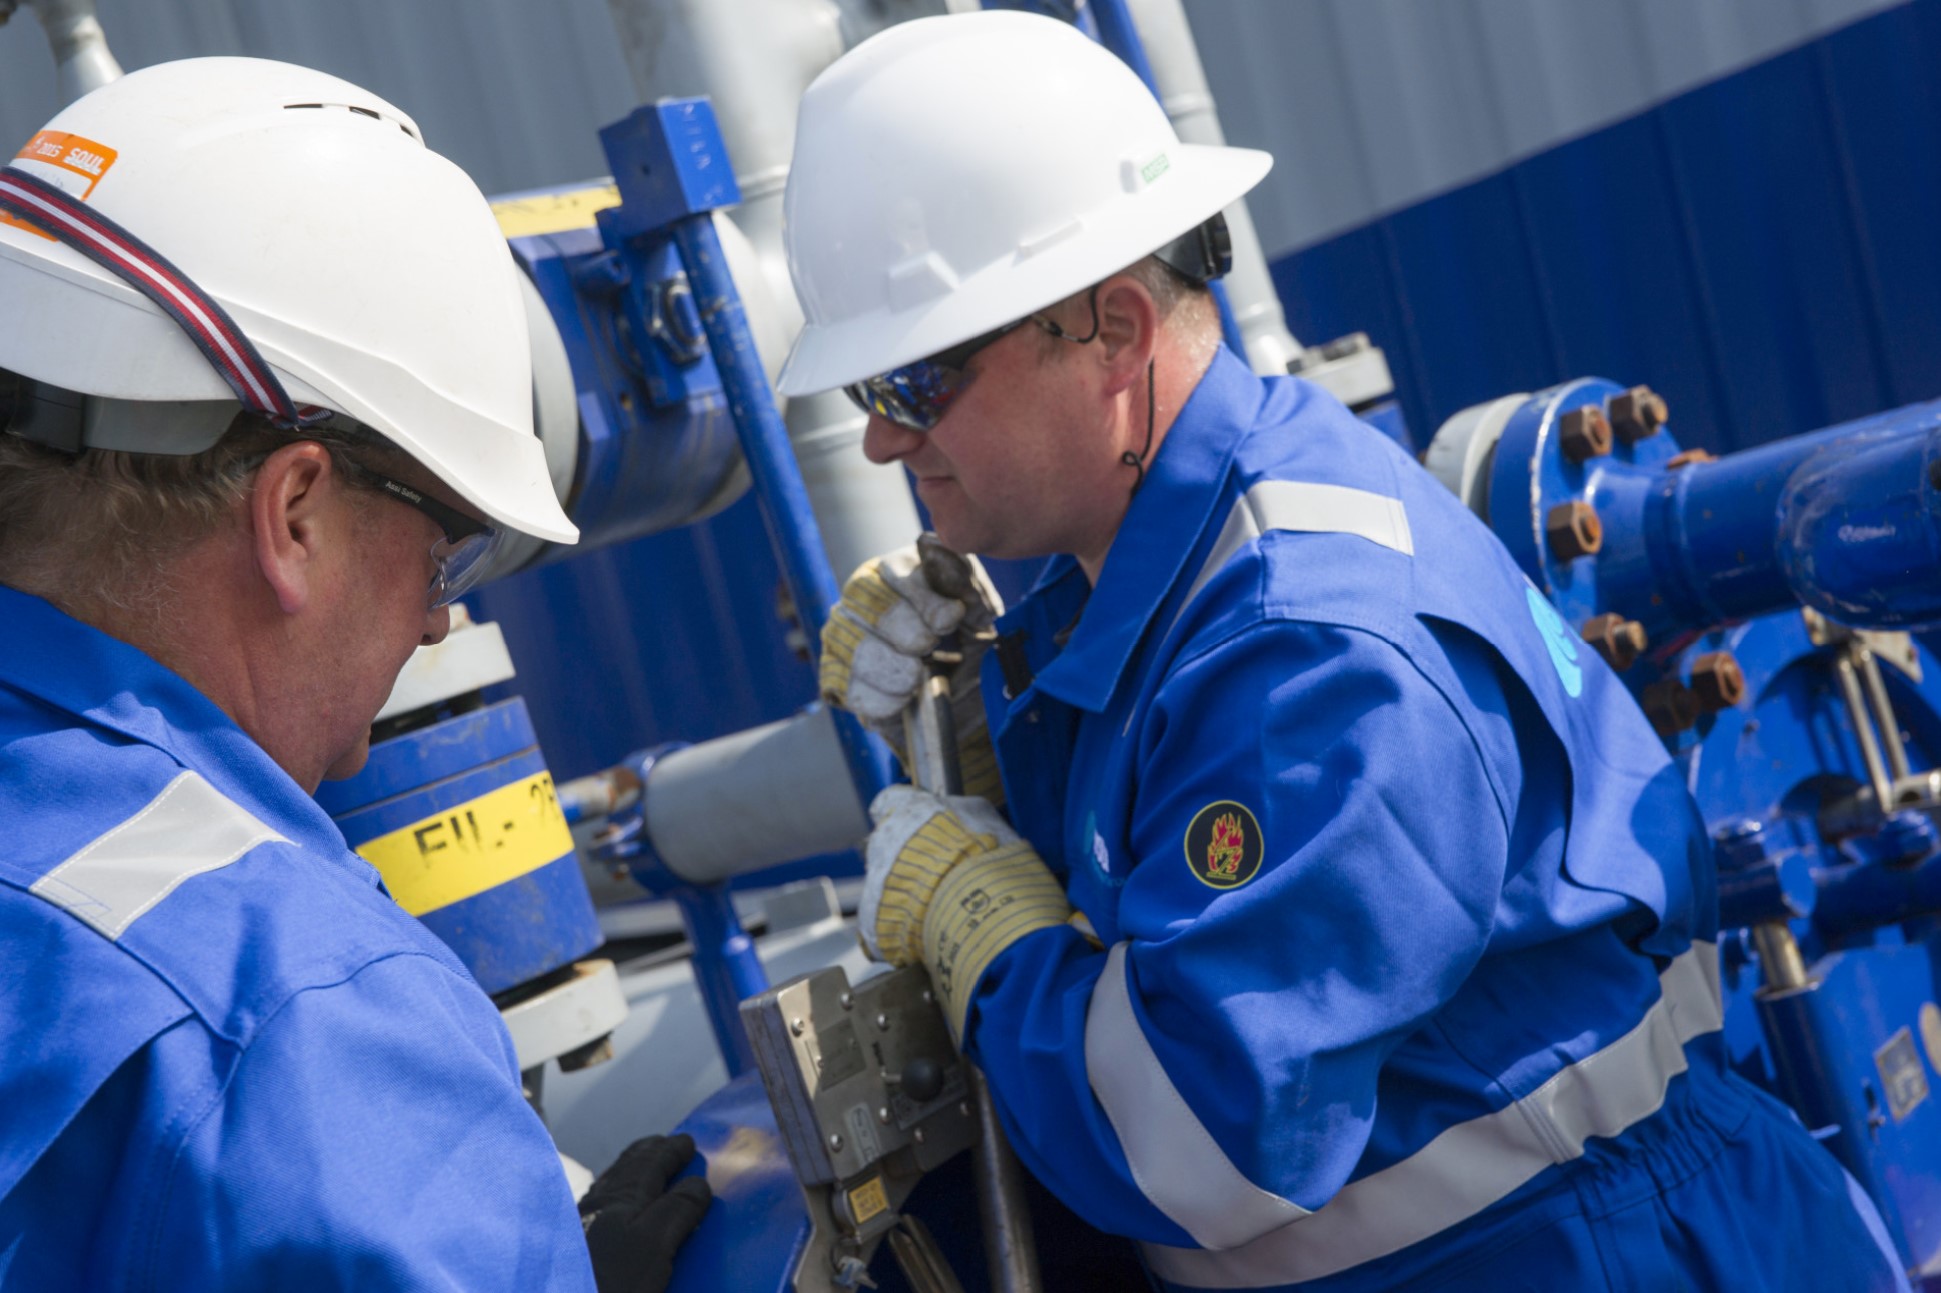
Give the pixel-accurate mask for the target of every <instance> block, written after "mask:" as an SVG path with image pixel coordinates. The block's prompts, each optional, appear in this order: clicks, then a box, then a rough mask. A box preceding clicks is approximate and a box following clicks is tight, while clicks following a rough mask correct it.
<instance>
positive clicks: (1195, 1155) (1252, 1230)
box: [1085, 943, 1308, 1252]
mask: <svg viewBox="0 0 1941 1293" xmlns="http://www.w3.org/2000/svg"><path fill="white" fill-rule="evenodd" d="M1125 956H1126V945H1125V944H1124V943H1117V944H1114V945H1113V948H1112V951H1111V952H1110V953H1109V954H1108V955H1107V956H1106V961H1105V970H1104V972H1103V973H1101V974H1100V975H1099V981H1098V985H1097V986H1096V987H1094V988H1093V989H1092V1003H1091V1005H1090V1007H1089V1008H1088V1009H1087V1010H1086V1013H1085V1069H1086V1072H1087V1073H1088V1074H1089V1075H1090V1077H1091V1082H1092V1092H1093V1094H1095V1095H1096V1096H1098V1099H1099V1104H1100V1105H1102V1106H1103V1107H1104V1109H1105V1116H1106V1117H1107V1118H1108V1119H1109V1120H1110V1121H1111V1123H1112V1129H1113V1130H1114V1131H1115V1132H1117V1133H1118V1136H1119V1144H1120V1146H1121V1147H1122V1148H1123V1149H1124V1150H1125V1155H1126V1165H1127V1166H1128V1167H1130V1168H1131V1169H1132V1179H1133V1181H1134V1182H1136V1183H1137V1184H1138V1186H1139V1192H1140V1193H1141V1194H1144V1195H1145V1196H1146V1198H1147V1200H1148V1201H1150V1202H1151V1203H1152V1205H1153V1206H1154V1207H1155V1208H1158V1209H1159V1210H1160V1211H1161V1212H1163V1213H1165V1214H1166V1215H1167V1216H1168V1217H1170V1218H1171V1219H1172V1220H1173V1221H1175V1222H1176V1223H1178V1225H1179V1227H1180V1228H1181V1229H1182V1230H1184V1231H1185V1232H1186V1233H1187V1234H1189V1235H1191V1236H1193V1241H1194V1242H1195V1243H1199V1244H1204V1245H1206V1246H1207V1247H1208V1248H1231V1247H1233V1246H1234V1245H1235V1244H1244V1243H1246V1242H1247V1241H1248V1240H1250V1239H1253V1238H1256V1237H1257V1236H1260V1235H1263V1234H1266V1233H1267V1232H1269V1231H1273V1230H1278V1229H1279V1228H1280V1227H1282V1226H1285V1225H1286V1224H1287V1223H1288V1222H1290V1221H1296V1220H1299V1219H1300V1218H1302V1217H1305V1216H1307V1215H1308V1212H1307V1209H1306V1208H1303V1207H1301V1206H1300V1205H1299V1204H1295V1203H1290V1202H1288V1201H1287V1200H1286V1199H1283V1198H1281V1197H1280V1196H1279V1195H1277V1194H1272V1193H1269V1192H1268V1191H1266V1190H1263V1189H1261V1188H1260V1187H1259V1186H1258V1185H1255V1184H1254V1183H1253V1182H1252V1181H1249V1180H1248V1179H1247V1178H1246V1176H1245V1175H1244V1174H1242V1172H1241V1171H1240V1169H1239V1168H1237V1167H1235V1166H1234V1165H1233V1160H1232V1159H1230V1158H1228V1157H1227V1155H1226V1152H1225V1151H1224V1150H1222V1149H1221V1148H1220V1146H1219V1144H1218V1143H1217V1142H1216V1141H1215V1140H1214V1139H1213V1135H1212V1133H1211V1132H1209V1131H1207V1129H1206V1128H1205V1127H1204V1126H1202V1125H1201V1124H1200V1120H1199V1118H1198V1116H1196V1115H1195V1114H1194V1112H1193V1110H1192V1108H1191V1107H1190V1106H1189V1105H1188V1104H1187V1103H1186V1100H1185V1098H1184V1097H1182V1096H1181V1095H1180V1093H1179V1089H1178V1088H1177V1087H1175V1086H1174V1085H1173V1080H1172V1078H1170V1077H1168V1076H1167V1075H1166V1069H1165V1067H1164V1066H1163V1065H1161V1064H1160V1062H1159V1056H1157V1055H1155V1054H1154V1053H1153V1049H1152V1043H1151V1042H1149V1041H1147V1040H1146V1031H1145V1029H1143V1028H1141V1027H1140V1026H1139V1020H1138V1017H1137V1016H1135V1015H1134V1014H1133V1011H1132V998H1131V996H1130V994H1129V993H1128V991H1127V989H1126V964H1125ZM1166 1251H1169V1252H1170V1251H1174V1250H1172V1249H1168V1250H1166Z"/></svg>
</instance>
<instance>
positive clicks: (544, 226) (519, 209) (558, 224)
mask: <svg viewBox="0 0 1941 1293" xmlns="http://www.w3.org/2000/svg"><path fill="white" fill-rule="evenodd" d="M619 205H620V190H619V189H618V188H615V187H614V186H613V185H611V184H589V185H587V186H586V187H585V188H580V189H562V190H560V191H559V192H557V193H535V194H533V195H532V196H531V197H523V198H507V199H506V200H505V201H503V202H494V203H493V204H492V214H493V215H495V216H497V217H498V218H499V232H500V233H503V234H504V235H505V236H506V237H508V238H527V237H531V236H532V235H534V234H542V233H563V232H565V231H566V230H568V229H591V228H592V227H593V215H594V212H596V211H601V210H604V209H605V208H607V207H617V206H619Z"/></svg>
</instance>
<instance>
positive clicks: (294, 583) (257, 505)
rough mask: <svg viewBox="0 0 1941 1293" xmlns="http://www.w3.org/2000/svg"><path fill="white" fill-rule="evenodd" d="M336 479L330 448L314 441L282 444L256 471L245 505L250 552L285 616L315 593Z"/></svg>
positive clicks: (306, 602) (304, 603)
mask: <svg viewBox="0 0 1941 1293" xmlns="http://www.w3.org/2000/svg"><path fill="white" fill-rule="evenodd" d="M339 483H340V482H339V479H338V478H337V472H336V464H335V463H333V462H332V461H331V459H330V451H329V450H327V449H325V448H324V447H323V446H322V445H320V444H318V443H317V442H316V441H314V440H303V441H299V442H298V443H296V444H291V445H285V446H284V447H283V448H281V449H278V450H277V451H276V452H275V453H272V454H271V455H270V456H269V457H268V458H266V459H264V461H263V465H262V466H261V467H259V468H257V469H256V481H255V485H254V487H253V488H251V490H250V492H249V499H248V502H247V503H246V505H245V506H246V507H247V509H248V518H249V527H250V553H251V556H252V557H253V558H254V559H255V563H256V569H257V572H258V573H259V574H261V575H262V576H263V580H264V582H265V583H267V584H268V585H269V586H270V590H271V592H273V593H274V594H275V595H276V601H277V605H278V606H280V607H282V609H283V613H284V614H286V615H294V614H296V613H297V612H298V611H300V610H302V609H303V608H304V607H305V606H306V605H308V604H309V602H310V599H311V598H312V597H313V596H314V595H315V593H316V591H317V589H316V579H317V574H318V569H319V567H318V565H317V558H318V556H319V555H320V554H321V551H322V538H323V533H322V531H323V518H324V504H325V501H326V499H327V497H328V496H329V495H330V494H331V493H332V492H333V490H334V488H335V487H337V486H338V485H339Z"/></svg>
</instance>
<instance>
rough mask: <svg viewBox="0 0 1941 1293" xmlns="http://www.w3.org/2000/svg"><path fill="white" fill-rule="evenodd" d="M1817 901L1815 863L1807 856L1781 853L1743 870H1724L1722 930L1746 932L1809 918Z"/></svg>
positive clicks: (1721, 909) (1720, 903) (1720, 875)
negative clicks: (1767, 924) (1772, 923)
mask: <svg viewBox="0 0 1941 1293" xmlns="http://www.w3.org/2000/svg"><path fill="white" fill-rule="evenodd" d="M1816 899H1817V894H1816V892H1815V889H1814V878H1813V864H1812V861H1811V860H1810V859H1809V858H1808V857H1807V856H1806V855H1805V854H1804V853H1785V854H1781V855H1780V856H1778V857H1776V858H1774V859H1772V860H1770V861H1765V862H1759V863H1755V864H1754V865H1752V866H1749V867H1746V868H1744V869H1742V870H1737V871H1723V870H1722V871H1720V872H1719V928H1720V929H1744V928H1746V927H1748V926H1751V925H1758V924H1762V923H1764V922H1766V921H1771V920H1792V919H1794V918H1796V917H1799V916H1806V915H1810V914H1811V913H1812V911H1813V909H1814V904H1815V901H1816Z"/></svg>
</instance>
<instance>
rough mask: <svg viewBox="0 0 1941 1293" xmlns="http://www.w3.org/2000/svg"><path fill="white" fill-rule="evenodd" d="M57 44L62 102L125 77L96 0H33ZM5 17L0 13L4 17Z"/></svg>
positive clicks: (53, 43) (57, 79) (49, 39)
mask: <svg viewBox="0 0 1941 1293" xmlns="http://www.w3.org/2000/svg"><path fill="white" fill-rule="evenodd" d="M30 3H31V4H32V5H33V7H34V11H35V12H36V13H38V14H39V15H40V24H41V26H42V27H45V28H46V29H47V43H48V44H49V45H51V46H53V49H54V63H55V69H56V70H55V73H54V76H55V85H56V87H57V89H58V91H59V93H60V96H61V102H62V103H64V104H66V103H72V102H74V101H75V100H76V99H78V98H80V97H81V96H82V95H84V94H86V93H88V92H89V91H91V90H98V89H100V88H101V87H102V86H104V85H106V84H108V82H110V81H118V80H120V79H121V64H120V63H117V62H116V61H115V56H114V55H113V54H112V53H110V52H109V50H108V37H107V35H106V34H105V33H103V32H102V30H101V22H100V20H99V19H97V18H96V17H95V16H94V0H30ZM4 17H5V15H4V14H0V19H3V18H4Z"/></svg>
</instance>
